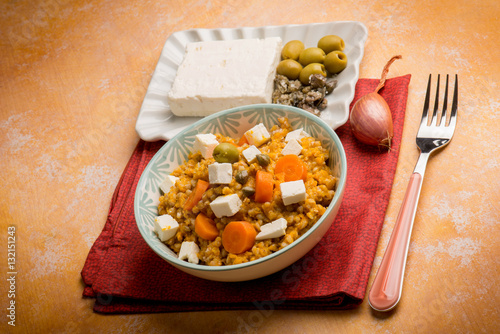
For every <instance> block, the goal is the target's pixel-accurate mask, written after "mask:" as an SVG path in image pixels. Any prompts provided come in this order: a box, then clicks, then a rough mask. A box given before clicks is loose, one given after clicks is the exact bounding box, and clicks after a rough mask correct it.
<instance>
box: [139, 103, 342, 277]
mask: <svg viewBox="0 0 500 334" xmlns="http://www.w3.org/2000/svg"><path fill="white" fill-rule="evenodd" d="M282 116H285V117H287V118H288V119H289V121H290V124H291V125H292V126H293V128H294V129H297V128H303V129H304V131H306V132H307V133H309V134H310V135H311V136H313V137H314V138H316V139H319V140H321V143H322V145H323V146H324V147H326V148H327V149H328V151H329V153H330V159H329V160H328V163H329V165H330V167H331V168H332V170H333V172H334V174H336V176H337V177H338V178H339V181H338V184H337V189H336V193H335V197H334V198H333V200H332V202H331V203H330V205H329V206H328V208H327V210H326V212H325V214H324V215H323V216H322V217H321V218H320V219H319V221H318V222H316V224H314V226H313V227H311V229H309V230H308V231H307V232H306V233H304V234H303V235H302V236H301V237H300V238H299V239H297V240H296V241H295V242H294V243H292V244H291V245H289V246H288V247H285V248H283V249H281V250H279V251H277V252H275V253H273V254H270V255H268V256H266V257H264V258H261V259H257V260H255V261H251V262H247V263H242V264H236V265H230V266H220V267H214V266H206V265H199V264H192V263H189V262H187V261H181V260H179V259H178V258H177V256H176V254H175V253H174V252H173V251H172V250H170V249H169V248H168V247H167V246H166V245H165V244H163V243H162V242H161V241H160V239H158V237H157V235H156V234H155V232H154V227H153V226H154V225H153V222H154V219H155V217H156V216H157V215H158V210H157V206H158V204H159V197H160V189H159V185H160V183H161V182H162V181H163V180H164V179H165V177H166V176H167V175H168V174H170V173H171V172H172V171H174V169H176V168H177V167H178V166H179V165H181V164H182V163H183V162H184V161H185V160H186V159H187V156H188V153H189V152H190V151H191V149H192V147H193V143H194V136H195V135H196V134H198V133H221V134H223V135H226V136H231V137H233V138H240V137H241V136H242V135H243V133H244V132H245V131H246V130H248V129H249V128H251V127H252V126H254V125H256V124H259V123H264V125H265V126H266V127H267V128H268V129H270V128H271V127H272V126H273V125H274V124H278V118H279V117H282ZM346 172H347V165H346V157H345V153H344V149H343V147H342V144H341V143H340V140H339V138H338V137H337V135H336V133H335V132H334V131H333V130H332V128H331V127H330V126H329V125H328V124H327V123H325V122H324V121H322V120H321V119H320V118H318V117H316V116H314V115H312V114H310V113H308V112H306V111H304V110H302V109H299V108H295V107H288V106H282V105H276V104H256V105H249V106H243V107H238V108H234V109H229V110H225V111H221V112H218V113H216V114H213V115H211V116H208V117H205V118H203V119H201V120H199V121H197V122H196V123H194V124H192V125H190V126H189V127H187V128H186V129H184V130H183V131H182V132H180V133H179V134H177V135H176V136H175V137H174V138H172V139H171V140H169V141H168V142H167V143H166V144H165V145H164V146H163V147H162V148H160V150H159V151H158V152H157V153H156V155H155V156H154V157H153V158H152V159H151V161H150V162H149V164H148V165H147V167H146V169H145V170H144V172H143V174H142V176H141V178H140V180H139V183H138V185H137V190H136V193H135V201H134V212H135V219H136V222H137V226H138V228H139V231H140V233H141V235H142V237H143V238H144V240H145V241H146V242H147V244H148V245H149V246H150V247H151V248H152V249H153V251H155V252H156V254H158V255H159V256H160V257H162V258H163V259H165V260H166V261H167V262H168V263H170V264H171V265H173V266H174V267H176V268H178V269H180V270H182V271H184V272H186V273H189V274H191V275H194V276H197V277H201V278H204V279H209V280H214V281H226V282H234V281H246V280H251V279H255V278H259V277H263V276H267V275H270V274H272V273H275V272H277V271H279V270H281V269H283V268H285V267H287V266H289V265H291V264H292V263H294V262H295V261H297V260H298V259H300V258H301V257H303V256H304V255H305V254H306V253H307V252H308V251H310V250H311V249H312V248H313V247H314V246H315V245H316V244H317V243H318V242H319V240H320V239H321V238H322V237H323V235H324V234H325V233H326V231H327V230H328V229H329V228H330V226H331V224H332V222H333V220H334V218H335V216H336V215H337V212H338V210H339V207H340V203H341V201H342V197H343V194H344V189H345V182H346Z"/></svg>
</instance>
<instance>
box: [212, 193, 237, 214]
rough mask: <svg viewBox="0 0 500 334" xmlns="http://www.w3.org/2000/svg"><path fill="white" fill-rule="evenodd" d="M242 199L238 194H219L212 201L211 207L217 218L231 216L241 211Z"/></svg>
mask: <svg viewBox="0 0 500 334" xmlns="http://www.w3.org/2000/svg"><path fill="white" fill-rule="evenodd" d="M241 204H242V202H241V200H240V198H239V197H238V195H237V194H231V195H226V196H219V197H217V198H216V199H215V200H213V201H212V203H210V208H211V209H212V211H213V212H214V214H215V216H216V217H217V218H221V217H231V216H234V215H235V214H236V213H237V212H238V211H240V207H241Z"/></svg>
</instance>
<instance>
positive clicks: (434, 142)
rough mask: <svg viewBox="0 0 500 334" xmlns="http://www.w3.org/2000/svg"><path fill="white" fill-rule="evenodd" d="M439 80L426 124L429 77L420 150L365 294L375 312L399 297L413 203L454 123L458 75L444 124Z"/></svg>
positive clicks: (388, 307)
mask: <svg viewBox="0 0 500 334" xmlns="http://www.w3.org/2000/svg"><path fill="white" fill-rule="evenodd" d="M439 79H440V75H438V78H437V88H436V98H435V102H434V111H433V113H432V115H431V119H430V124H429V115H428V110H429V99H430V91H431V75H429V82H428V84H427V93H426V95H425V103H424V111H423V114H422V120H421V122H420V128H419V129H418V133H417V146H418V148H419V149H420V156H419V158H418V161H417V164H416V165H415V169H414V171H413V174H412V175H411V177H410V182H409V184H408V188H407V190H406V194H405V197H404V199H403V203H402V205H401V209H400V211H399V214H398V218H397V220H396V223H395V225H394V230H393V232H392V235H391V238H390V240H389V244H388V245H387V249H386V251H385V255H384V257H383V259H382V262H381V264H380V267H379V269H378V272H377V276H376V277H375V280H374V281H373V284H372V287H371V290H370V292H369V294H368V302H369V303H370V306H371V307H372V308H373V309H375V310H377V311H389V310H391V309H393V308H394V307H395V306H396V304H397V303H398V302H399V299H400V298H401V291H402V289H403V275H404V271H405V266H406V258H407V255H408V247H409V245H410V235H411V230H412V228H413V221H414V219H415V212H416V211H417V204H418V199H419V197H420V189H421V188H422V181H423V178H424V173H425V167H426V165H427V160H428V159H429V155H430V154H431V153H432V152H433V151H435V150H437V149H439V148H441V147H444V146H445V145H446V144H448V143H449V142H450V140H451V138H452V137H453V132H454V131H455V126H456V124H457V104H458V75H455V89H454V92H453V103H452V106H451V113H450V118H449V122H448V124H446V123H447V122H446V112H447V108H448V75H446V88H445V92H444V101H443V109H442V111H441V117H439V115H438V114H439V112H438V108H439V106H438V102H439Z"/></svg>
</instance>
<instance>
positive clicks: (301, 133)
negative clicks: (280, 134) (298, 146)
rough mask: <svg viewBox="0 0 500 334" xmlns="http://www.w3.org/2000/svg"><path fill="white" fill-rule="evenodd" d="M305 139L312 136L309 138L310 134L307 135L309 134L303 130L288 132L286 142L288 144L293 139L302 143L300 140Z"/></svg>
mask: <svg viewBox="0 0 500 334" xmlns="http://www.w3.org/2000/svg"><path fill="white" fill-rule="evenodd" d="M304 137H310V136H309V134H307V132H305V131H304V130H303V129H302V128H300V129H297V130H293V131H290V132H288V133H287V134H286V137H285V141H286V142H288V141H290V140H292V139H296V140H298V141H299V143H300V140H301V139H302V138H304Z"/></svg>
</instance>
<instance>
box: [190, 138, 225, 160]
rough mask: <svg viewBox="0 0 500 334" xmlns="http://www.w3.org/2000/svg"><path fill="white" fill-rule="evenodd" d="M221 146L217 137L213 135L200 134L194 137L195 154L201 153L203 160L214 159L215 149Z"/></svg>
mask: <svg viewBox="0 0 500 334" xmlns="http://www.w3.org/2000/svg"><path fill="white" fill-rule="evenodd" d="M217 145H219V142H218V141H217V137H215V135H214V134H212V133H200V134H197V135H196V136H195V137H194V145H193V152H198V151H200V152H201V155H202V156H203V158H205V159H208V158H211V157H212V153H213V152H214V148H215V147H216V146H217Z"/></svg>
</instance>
